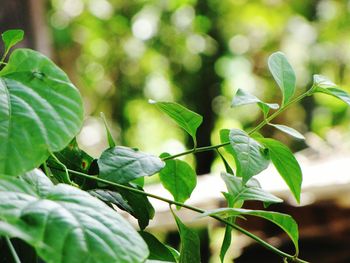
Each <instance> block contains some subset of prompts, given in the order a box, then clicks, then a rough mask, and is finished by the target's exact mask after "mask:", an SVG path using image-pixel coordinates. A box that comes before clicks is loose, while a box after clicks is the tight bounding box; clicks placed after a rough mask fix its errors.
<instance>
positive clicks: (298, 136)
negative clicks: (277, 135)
mask: <svg viewBox="0 0 350 263" xmlns="http://www.w3.org/2000/svg"><path fill="white" fill-rule="evenodd" d="M269 125H270V126H273V127H275V128H276V129H279V130H280V131H282V132H285V133H287V134H289V135H290V136H293V137H294V138H296V139H299V140H305V137H304V135H302V134H301V133H300V132H298V131H297V130H295V129H293V128H291V127H288V126H286V125H282V124H272V123H269Z"/></svg>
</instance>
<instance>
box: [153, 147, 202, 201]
mask: <svg viewBox="0 0 350 263" xmlns="http://www.w3.org/2000/svg"><path fill="white" fill-rule="evenodd" d="M162 156H165V154H163V155H162ZM165 163H166V164H165V167H164V168H163V169H162V170H161V171H160V173H159V179H160V181H161V183H162V185H163V186H164V188H165V189H167V190H168V191H169V192H170V193H171V194H172V196H173V197H174V200H175V201H178V202H182V203H183V202H185V201H186V200H187V199H188V198H189V197H190V196H191V194H192V191H193V189H194V188H195V187H196V184H197V175H196V173H195V171H194V170H193V169H192V167H191V166H190V165H189V164H187V163H186V162H184V161H181V160H167V161H165Z"/></svg>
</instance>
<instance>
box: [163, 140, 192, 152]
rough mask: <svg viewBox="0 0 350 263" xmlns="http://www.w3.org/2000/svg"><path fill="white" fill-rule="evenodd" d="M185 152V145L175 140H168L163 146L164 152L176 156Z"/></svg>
mask: <svg viewBox="0 0 350 263" xmlns="http://www.w3.org/2000/svg"><path fill="white" fill-rule="evenodd" d="M185 150H186V147H185V145H183V144H182V143H181V142H180V141H178V140H175V139H170V140H167V141H165V142H164V144H163V145H162V152H167V153H170V154H176V153H179V152H183V151H185Z"/></svg>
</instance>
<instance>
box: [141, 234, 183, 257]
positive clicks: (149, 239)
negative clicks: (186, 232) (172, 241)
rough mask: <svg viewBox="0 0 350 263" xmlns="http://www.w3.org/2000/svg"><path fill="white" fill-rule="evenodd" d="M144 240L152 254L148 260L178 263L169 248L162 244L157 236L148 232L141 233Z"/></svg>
mask: <svg viewBox="0 0 350 263" xmlns="http://www.w3.org/2000/svg"><path fill="white" fill-rule="evenodd" d="M139 234H140V235H141V237H142V238H143V240H144V241H145V242H146V243H147V246H148V249H149V251H150V254H149V256H148V259H151V260H160V261H162V262H164V261H167V262H176V260H175V258H174V256H173V254H172V252H170V250H169V248H168V247H167V246H166V245H164V244H163V243H162V242H160V241H159V240H158V239H157V238H156V237H155V236H153V235H152V234H150V233H148V232H143V231H141V232H139Z"/></svg>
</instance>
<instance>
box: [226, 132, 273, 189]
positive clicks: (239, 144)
mask: <svg viewBox="0 0 350 263" xmlns="http://www.w3.org/2000/svg"><path fill="white" fill-rule="evenodd" d="M229 137H230V138H229V139H230V143H231V146H232V151H230V152H232V153H233V157H234V159H235V162H236V166H237V172H236V173H237V176H239V177H242V178H243V183H246V182H248V180H249V179H250V178H251V177H252V176H254V175H257V174H259V173H260V172H261V171H263V170H265V169H266V168H267V166H268V165H269V159H268V157H267V156H266V154H265V153H264V148H263V147H262V146H261V145H260V144H259V143H258V142H257V141H256V140H254V139H253V138H251V137H250V136H249V135H248V134H247V133H245V132H244V131H242V130H238V129H232V130H230V134H229Z"/></svg>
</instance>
